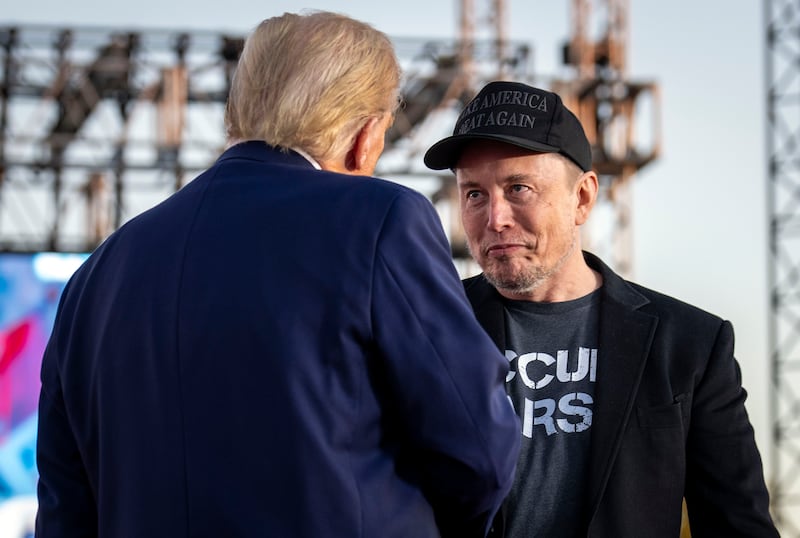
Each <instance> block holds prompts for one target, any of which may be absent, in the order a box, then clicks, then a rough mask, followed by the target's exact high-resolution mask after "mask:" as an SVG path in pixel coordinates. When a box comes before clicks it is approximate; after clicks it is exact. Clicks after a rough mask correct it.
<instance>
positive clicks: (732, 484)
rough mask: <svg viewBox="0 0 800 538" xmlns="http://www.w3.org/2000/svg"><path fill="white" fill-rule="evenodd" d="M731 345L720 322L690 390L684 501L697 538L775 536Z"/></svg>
mask: <svg viewBox="0 0 800 538" xmlns="http://www.w3.org/2000/svg"><path fill="white" fill-rule="evenodd" d="M733 344H734V336H733V328H732V326H731V324H730V323H729V322H727V321H726V322H723V323H722V324H721V327H720V330H719V333H718V334H717V338H716V342H715V344H714V347H713V349H712V352H711V357H710V359H709V362H708V366H707V369H706V371H705V372H704V374H703V375H702V378H701V379H700V380H699V382H698V385H697V387H696V389H695V393H694V402H693V408H692V419H691V425H690V428H689V436H688V446H687V484H686V502H687V507H688V511H689V525H690V528H691V532H692V536H693V537H696V538H702V537H705V536H731V537H733V536H747V537H766V536H770V537H771V536H778V533H777V532H776V530H775V527H774V525H773V523H772V520H771V518H770V515H769V496H768V493H767V488H766V485H765V484H764V478H763V469H762V464H761V457H760V455H759V453H758V449H757V448H756V444H755V438H754V435H753V428H752V426H751V425H750V421H749V419H748V416H747V412H746V410H745V406H744V401H745V398H746V397H747V393H746V392H745V390H744V388H742V383H741V381H742V380H741V371H740V369H739V365H738V363H737V362H736V360H735V359H734V357H733Z"/></svg>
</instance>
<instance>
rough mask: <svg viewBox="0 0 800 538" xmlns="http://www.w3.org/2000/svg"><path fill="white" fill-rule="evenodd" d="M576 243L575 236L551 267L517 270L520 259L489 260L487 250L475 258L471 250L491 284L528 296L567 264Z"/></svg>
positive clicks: (531, 267)
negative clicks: (516, 262) (517, 262)
mask: <svg viewBox="0 0 800 538" xmlns="http://www.w3.org/2000/svg"><path fill="white" fill-rule="evenodd" d="M576 242H577V241H576V235H575V234H573V236H572V241H570V244H569V247H567V249H566V250H565V251H564V253H563V254H562V255H561V257H560V258H559V259H558V260H557V261H556V262H555V263H554V264H553V265H551V266H550V267H545V266H542V265H534V266H530V265H523V266H522V267H521V268H518V269H515V268H514V267H513V263H514V260H515V259H517V260H519V258H515V257H513V256H500V257H498V258H494V259H489V258H488V257H487V256H486V255H485V253H484V252H485V249H482V250H481V256H480V257H478V256H475V252H473V248H472V246H469V250H470V253H471V254H472V257H473V259H475V260H477V261H478V265H480V267H481V269H482V270H483V275H484V277H485V278H486V280H487V281H488V282H489V284H491V285H492V286H494V287H495V288H497V289H498V290H502V291H504V292H506V293H508V294H512V295H527V294H529V293H532V292H533V291H534V290H536V289H537V288H538V287H540V286H541V285H542V284H543V283H545V282H547V281H549V280H550V279H551V278H552V277H553V275H555V274H556V273H558V272H559V271H560V270H561V268H562V267H563V266H564V263H566V261H567V259H568V258H569V256H570V255H571V254H572V253H573V251H574V250H575V244H576ZM523 263H524V262H523Z"/></svg>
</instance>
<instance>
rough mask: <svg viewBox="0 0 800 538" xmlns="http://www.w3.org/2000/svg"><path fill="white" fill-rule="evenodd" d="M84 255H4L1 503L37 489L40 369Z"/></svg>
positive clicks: (0, 292)
mask: <svg viewBox="0 0 800 538" xmlns="http://www.w3.org/2000/svg"><path fill="white" fill-rule="evenodd" d="M85 259H86V255H84V254H62V253H58V254H57V253H37V254H9V253H4V254H0V504H2V502H3V501H5V500H8V499H10V498H11V497H15V496H20V495H33V494H35V492H36V480H37V476H38V475H37V471H36V421H37V404H38V400H39V387H40V381H39V369H40V367H41V361H42V353H43V352H44V348H45V346H46V345H47V339H48V337H49V336H50V330H51V328H52V325H53V320H54V319H55V314H56V309H57V307H58V300H59V298H60V296H61V292H62V290H63V289H64V286H65V284H66V282H67V280H68V279H69V277H70V276H71V275H72V273H73V272H74V271H75V269H77V268H78V266H79V265H80V264H81V263H82V262H83V260H85Z"/></svg>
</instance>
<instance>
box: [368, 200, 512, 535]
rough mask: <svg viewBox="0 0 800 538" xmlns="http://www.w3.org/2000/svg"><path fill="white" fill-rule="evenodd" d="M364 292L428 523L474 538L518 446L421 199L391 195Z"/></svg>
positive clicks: (434, 221) (501, 371) (497, 371)
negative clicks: (432, 518)
mask: <svg viewBox="0 0 800 538" xmlns="http://www.w3.org/2000/svg"><path fill="white" fill-rule="evenodd" d="M414 194H415V193H414ZM373 294H374V295H373V310H372V317H373V327H374V335H375V338H376V340H377V343H378V346H379V348H380V352H381V354H382V358H383V360H384V361H385V369H386V372H387V379H388V380H389V384H390V393H391V395H392V401H393V402H394V405H395V411H396V413H397V416H398V417H400V418H399V420H400V422H401V423H402V427H403V429H404V430H405V433H406V436H407V438H410V439H411V443H412V444H413V446H412V447H411V449H412V452H413V454H414V456H413V459H414V472H415V473H417V478H418V480H419V481H420V482H421V483H422V484H423V488H424V491H425V493H426V496H427V497H428V498H429V500H430V501H431V503H432V504H433V507H434V510H435V512H436V518H437V523H438V524H439V527H440V529H441V530H442V533H443V535H445V536H446V535H454V536H455V535H458V536H483V535H484V533H485V532H486V531H487V529H488V526H489V524H490V523H491V517H492V515H493V514H494V513H495V512H496V511H497V509H498V507H499V505H500V503H501V502H502V500H503V498H504V497H505V495H506V494H507V493H508V491H509V489H510V487H511V483H512V479H513V472H514V468H515V465H516V460H517V454H518V450H519V431H520V429H519V424H518V420H517V417H516V415H515V413H514V411H513V409H512V407H511V405H510V404H509V401H508V399H507V396H506V393H505V388H504V380H505V376H506V373H507V371H508V362H507V361H506V359H505V358H504V357H503V356H502V355H501V354H500V352H499V351H498V350H497V347H496V346H495V345H494V344H493V343H492V341H491V340H490V338H489V337H488V336H487V335H486V334H485V332H484V331H483V330H482V329H481V327H480V326H479V325H478V323H477V321H476V319H475V317H474V314H473V313H472V309H471V308H470V307H469V303H468V302H467V299H466V296H465V294H464V290H463V287H462V284H461V282H460V280H459V277H458V274H457V273H456V271H455V268H454V266H453V263H452V258H451V254H450V249H449V247H448V245H447V240H446V238H445V236H444V233H443V232H442V228H441V223H440V221H439V219H438V216H437V214H436V212H435V210H434V209H433V207H432V205H431V204H430V202H428V200H427V199H425V198H424V197H422V196H421V195H416V196H415V195H413V194H412V193H409V194H403V195H401V196H399V197H398V198H397V199H396V200H395V202H394V204H393V206H392V208H391V210H390V211H389V213H388V215H387V216H386V219H385V222H384V225H383V228H382V230H381V233H380V237H379V239H378V245H377V249H376V260H375V264H374V274H373Z"/></svg>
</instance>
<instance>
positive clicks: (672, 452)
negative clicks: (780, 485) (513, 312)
mask: <svg viewBox="0 0 800 538" xmlns="http://www.w3.org/2000/svg"><path fill="white" fill-rule="evenodd" d="M584 257H585V259H586V261H587V263H588V264H589V265H590V266H591V267H592V268H593V269H594V270H596V271H598V272H599V273H600V274H601V275H602V276H603V287H602V291H601V294H602V295H601V296H602V301H601V306H600V341H599V349H600V351H599V353H600V354H601V355H602V356H603V357H604V361H603V362H604V366H605V367H604V369H602V370H598V373H597V385H596V393H595V395H596V399H595V403H594V413H593V422H592V441H591V455H590V471H589V473H590V474H589V476H588V477H587V481H586V488H587V490H586V494H587V495H588V499H589V507H590V511H589V514H588V515H587V519H588V532H587V534H586V536H589V537H592V538H599V537H608V538H623V537H631V538H647V537H653V538H656V537H662V536H663V537H665V538H666V537H669V538H675V537H677V536H678V535H679V533H680V524H681V503H682V499H683V498H684V497H685V498H686V501H687V507H688V512H689V522H690V527H691V531H692V536H693V538H702V537H705V536H709V537H710V536H715V537H721V536H724V537H735V536H742V537H744V536H746V537H749V538H753V537H762V536H763V537H766V536H770V537H772V536H777V535H778V533H777V531H776V530H775V527H774V525H773V522H772V519H771V518H770V514H769V496H768V493H767V488H766V485H765V483H764V478H763V469H762V464H761V457H760V455H759V452H758V449H757V447H756V443H755V439H754V436H753V428H752V426H751V424H750V421H749V418H748V416H747V412H746V410H745V406H744V402H745V398H746V396H747V393H746V392H745V390H744V389H743V388H742V385H741V372H740V369H739V365H738V363H737V362H736V360H735V358H734V356H733V343H734V337H733V328H732V326H731V324H730V323H729V322H727V321H724V320H722V319H720V318H718V317H717V316H714V315H712V314H709V313H707V312H704V311H702V310H700V309H698V308H695V307H693V306H691V305H688V304H686V303H683V302H680V301H678V300H676V299H673V298H671V297H667V296H665V295H662V294H659V293H656V292H654V291H652V290H649V289H646V288H643V287H641V286H638V285H636V284H633V283H630V282H626V281H625V280H623V279H622V278H620V277H619V276H618V275H617V274H615V273H614V272H613V271H612V270H611V269H610V268H609V267H608V266H606V265H605V264H604V263H603V262H602V261H600V259H598V258H597V257H596V256H594V255H592V254H589V253H584ZM464 286H465V289H466V292H467V296H468V297H469V300H470V302H471V303H472V306H473V309H474V310H475V314H476V316H477V318H478V321H480V323H481V325H483V327H484V328H485V329H486V331H487V332H488V333H489V335H490V336H491V337H492V339H493V340H494V341H495V343H496V344H497V346H498V347H499V348H500V350H501V351H503V350H505V327H504V316H503V306H502V298H501V296H500V294H499V293H498V292H497V291H496V290H495V289H494V288H493V287H492V286H491V285H490V284H489V283H488V282H487V281H486V279H485V278H483V275H478V276H475V277H472V278H469V279H467V280H465V281H464ZM532 330H535V328H532ZM612 371H613V375H609V374H610V373H611V372H612ZM531 479H535V477H531ZM503 520H504V518H503V514H502V512H501V514H499V515H498V517H497V518H496V519H495V525H494V526H493V530H492V532H491V533H490V535H491V536H502V534H503V527H504V525H503Z"/></svg>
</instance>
